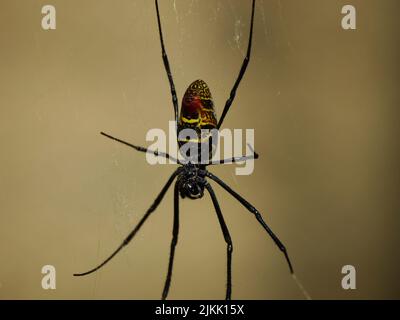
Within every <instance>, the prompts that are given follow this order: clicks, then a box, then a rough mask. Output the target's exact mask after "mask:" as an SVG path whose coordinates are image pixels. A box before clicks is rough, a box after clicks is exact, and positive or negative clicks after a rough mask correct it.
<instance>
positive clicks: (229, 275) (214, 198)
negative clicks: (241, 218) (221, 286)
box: [205, 183, 233, 300]
mask: <svg viewBox="0 0 400 320" xmlns="http://www.w3.org/2000/svg"><path fill="white" fill-rule="evenodd" d="M205 187H206V188H207V191H208V192H209V193H210V196H211V199H212V202H213V204H214V208H215V211H216V213H217V216H218V221H219V224H220V226H221V229H222V233H223V235H224V239H225V242H226V255H227V257H226V259H227V261H226V267H227V274H226V276H227V279H226V297H225V299H226V300H231V294H232V251H233V244H232V239H231V236H230V234H229V230H228V227H227V226H226V223H225V220H224V216H223V215H222V212H221V208H220V207H219V203H218V199H217V196H216V195H215V192H214V190H213V188H212V187H211V186H210V184H208V183H207V184H206V185H205Z"/></svg>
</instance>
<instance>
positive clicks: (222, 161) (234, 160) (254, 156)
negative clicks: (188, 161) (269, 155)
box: [207, 144, 259, 166]
mask: <svg viewBox="0 0 400 320" xmlns="http://www.w3.org/2000/svg"><path fill="white" fill-rule="evenodd" d="M248 147H249V148H250V150H251V151H252V152H253V154H251V155H247V156H241V157H233V158H229V159H223V160H216V161H211V162H210V163H208V164H207V166H208V165H213V164H228V163H235V162H240V161H246V160H255V159H258V157H259V156H258V153H256V152H255V151H254V150H253V148H252V147H251V146H250V145H249V144H248Z"/></svg>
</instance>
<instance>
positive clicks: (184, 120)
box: [178, 79, 218, 162]
mask: <svg viewBox="0 0 400 320" xmlns="http://www.w3.org/2000/svg"><path fill="white" fill-rule="evenodd" d="M217 123H218V122H217V117H216V114H215V109H214V102H213V100H212V96H211V92H210V89H209V87H208V85H207V84H206V83H205V82H204V81H203V80H200V79H199V80H196V81H194V82H193V83H191V84H190V86H189V87H188V88H187V90H186V92H185V94H184V96H183V99H182V107H181V113H180V116H179V122H178V143H179V146H180V148H181V147H182V146H183V145H184V144H191V145H192V146H196V150H198V153H197V155H196V156H195V157H193V156H190V155H188V154H186V153H187V152H186V151H187V150H190V148H188V149H186V151H185V152H184V154H183V156H184V157H185V158H187V159H190V160H189V161H191V162H200V161H201V159H203V158H204V157H205V156H206V157H207V158H211V157H212V156H213V153H214V151H215V149H216V141H217V139H212V132H211V130H212V129H217ZM185 129H191V130H193V131H192V135H191V136H188V135H187V134H186V132H185V134H182V135H181V136H179V133H181V132H182V130H185ZM214 133H215V132H214ZM191 150H193V149H191ZM181 153H182V150H181ZM199 156H200V157H201V159H200V157H199ZM204 160H205V161H207V159H204Z"/></svg>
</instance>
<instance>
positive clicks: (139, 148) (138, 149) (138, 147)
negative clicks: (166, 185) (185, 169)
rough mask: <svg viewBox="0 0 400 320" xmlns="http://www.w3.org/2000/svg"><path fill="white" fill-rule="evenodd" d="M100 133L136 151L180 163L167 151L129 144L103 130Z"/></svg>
mask: <svg viewBox="0 0 400 320" xmlns="http://www.w3.org/2000/svg"><path fill="white" fill-rule="evenodd" d="M100 133H101V134H102V135H103V136H105V137H107V138H110V139H111V140H115V141H118V142H120V143H122V144H124V145H127V146H129V147H131V148H133V149H135V150H137V151H140V152H145V153H152V154H154V155H155V156H157V157H158V156H160V157H164V158H167V159H170V160H172V161H173V162H175V163H178V164H180V162H179V160H177V159H176V158H174V157H173V156H170V155H169V154H168V153H165V152H159V151H156V150H149V149H147V148H145V147H140V146H136V145H134V144H131V143H129V142H126V141H123V140H121V139H118V138H115V137H113V136H110V135H109V134H107V133H104V132H100Z"/></svg>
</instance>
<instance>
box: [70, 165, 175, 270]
mask: <svg viewBox="0 0 400 320" xmlns="http://www.w3.org/2000/svg"><path fill="white" fill-rule="evenodd" d="M180 171H181V168H178V169H177V170H175V172H174V173H173V174H172V175H171V176H170V177H169V179H168V181H167V183H166V184H165V185H164V187H163V188H162V190H161V192H160V193H159V194H158V196H157V198H156V199H155V200H154V202H153V204H152V205H151V206H150V208H149V209H148V210H147V211H146V213H145V215H144V216H143V217H142V219H141V220H140V221H139V223H138V224H137V225H136V227H135V228H134V229H133V230H132V231H131V232H130V233H129V235H128V236H127V237H126V238H125V240H124V241H123V242H122V243H121V244H120V246H119V247H118V248H117V250H115V251H114V252H113V253H112V254H111V255H110V256H109V257H108V258H107V259H106V260H104V261H103V262H102V263H101V264H99V265H98V266H97V267H95V268H93V269H91V270H89V271H87V272H83V273H75V274H74V276H76V277H79V276H85V275H88V274H90V273H93V272H95V271H97V270H99V269H100V268H101V267H103V266H104V265H105V264H106V263H107V262H108V261H110V260H111V259H112V258H114V256H115V255H116V254H117V253H118V252H119V251H120V250H121V249H122V248H123V247H125V246H126V245H127V244H128V243H129V242H130V241H131V240H132V238H133V237H134V236H135V235H136V233H137V232H138V231H139V229H140V228H141V227H142V225H143V224H144V223H145V221H146V220H147V218H148V217H149V216H150V214H151V213H152V212H153V211H154V210H156V209H157V207H158V205H159V204H160V202H161V201H162V199H163V198H164V196H165V194H166V193H167V191H168V189H169V187H170V186H171V184H172V182H173V181H174V179H175V178H176V176H177V175H178V174H179V173H180Z"/></svg>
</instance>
